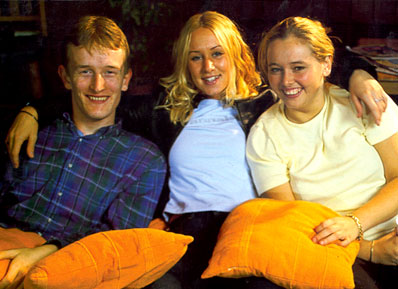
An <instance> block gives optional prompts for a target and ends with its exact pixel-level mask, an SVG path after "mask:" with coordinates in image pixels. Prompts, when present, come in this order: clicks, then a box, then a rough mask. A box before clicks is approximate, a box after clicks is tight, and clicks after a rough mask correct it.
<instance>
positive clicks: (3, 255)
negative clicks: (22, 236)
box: [0, 249, 19, 260]
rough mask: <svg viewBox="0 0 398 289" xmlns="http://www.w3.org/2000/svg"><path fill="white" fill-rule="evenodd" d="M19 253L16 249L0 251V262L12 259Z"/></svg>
mask: <svg viewBox="0 0 398 289" xmlns="http://www.w3.org/2000/svg"><path fill="white" fill-rule="evenodd" d="M18 253H19V250H18V249H11V250H4V251H0V260H2V259H14V258H15V257H16V256H17V255H18Z"/></svg>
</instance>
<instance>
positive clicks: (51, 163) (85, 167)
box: [0, 114, 166, 246]
mask: <svg viewBox="0 0 398 289" xmlns="http://www.w3.org/2000/svg"><path fill="white" fill-rule="evenodd" d="M64 117H65V119H62V120H61V119H59V120H57V121H56V122H55V123H54V125H51V126H48V127H46V128H45V129H43V130H42V131H40V133H39V135H38V140H37V144H36V148H35V157H34V158H33V159H30V160H26V161H24V162H23V163H22V164H21V166H20V168H19V169H13V168H12V167H11V166H9V167H8V168H7V172H6V176H5V180H4V183H3V184H2V188H1V192H0V203H1V202H2V201H3V204H2V205H0V208H1V210H3V213H6V214H3V216H1V217H0V218H1V219H3V220H1V219H0V225H2V226H3V227H6V228H7V227H8V228H10V227H18V228H20V229H22V230H26V231H34V232H37V233H39V234H41V235H42V236H43V237H44V238H45V239H47V240H51V239H56V240H59V241H60V242H61V244H62V246H64V245H67V244H69V243H71V242H74V241H76V240H78V239H80V238H82V237H84V236H86V235H88V234H92V233H95V232H99V231H105V230H111V229H125V228H138V227H147V226H148V224H149V222H150V220H151V219H152V217H153V213H154V211H155V208H156V205H157V202H158V199H159V196H160V193H161V190H162V186H163V182H164V178H165V174H166V165H165V161H164V158H163V155H162V154H161V153H160V151H159V150H158V149H157V147H156V146H155V145H154V144H152V143H151V142H149V141H147V140H145V139H143V138H141V137H139V136H137V135H134V134H131V133H129V132H126V131H125V130H122V129H121V124H120V123H118V124H116V125H112V126H109V127H104V128H101V129H100V130H99V131H98V132H97V133H95V134H93V135H87V136H81V135H80V134H79V132H78V130H77V128H76V127H75V125H74V124H73V122H72V121H71V119H70V117H69V115H68V114H65V115H64ZM4 208H6V209H4Z"/></svg>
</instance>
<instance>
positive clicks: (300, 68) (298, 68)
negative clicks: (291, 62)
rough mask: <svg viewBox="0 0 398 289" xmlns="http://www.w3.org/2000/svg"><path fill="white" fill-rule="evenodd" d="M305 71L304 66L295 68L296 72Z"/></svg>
mask: <svg viewBox="0 0 398 289" xmlns="http://www.w3.org/2000/svg"><path fill="white" fill-rule="evenodd" d="M303 69H305V67H304V66H295V67H294V68H293V70H294V71H301V70H303Z"/></svg>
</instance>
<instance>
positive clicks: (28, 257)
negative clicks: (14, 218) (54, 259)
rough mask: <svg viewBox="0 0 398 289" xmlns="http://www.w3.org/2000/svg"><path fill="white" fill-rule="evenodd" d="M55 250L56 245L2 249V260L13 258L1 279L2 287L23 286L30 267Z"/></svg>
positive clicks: (0, 253)
mask: <svg viewBox="0 0 398 289" xmlns="http://www.w3.org/2000/svg"><path fill="white" fill-rule="evenodd" d="M55 251H57V247H56V246H55V245H43V246H39V247H36V248H21V249H11V250H5V251H0V260H2V259H11V262H10V266H9V267H8V270H7V273H6V275H5V276H4V278H3V279H2V280H1V281H0V289H11V288H13V289H14V288H18V289H19V288H23V279H24V278H25V275H26V273H27V272H28V271H29V269H30V268H32V267H33V265H34V264H36V263H37V262H38V261H40V260H41V259H43V258H45V257H47V256H48V255H50V254H52V253H54V252H55Z"/></svg>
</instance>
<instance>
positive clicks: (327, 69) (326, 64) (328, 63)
mask: <svg viewBox="0 0 398 289" xmlns="http://www.w3.org/2000/svg"><path fill="white" fill-rule="evenodd" d="M322 65H323V72H322V73H323V76H324V77H328V76H329V75H330V73H331V72H332V57H331V56H330V55H328V56H326V57H325V60H324V61H323V62H322Z"/></svg>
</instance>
